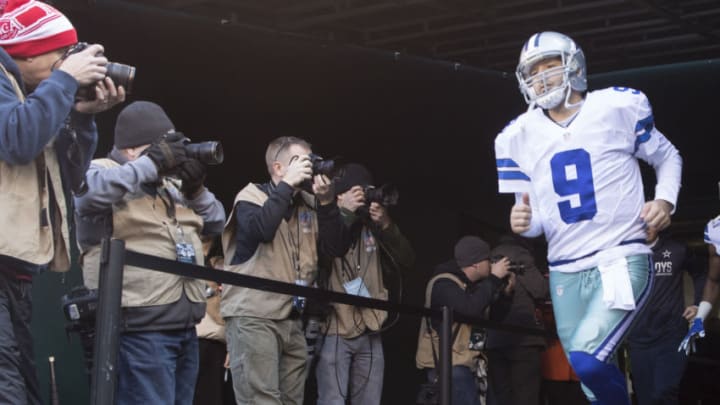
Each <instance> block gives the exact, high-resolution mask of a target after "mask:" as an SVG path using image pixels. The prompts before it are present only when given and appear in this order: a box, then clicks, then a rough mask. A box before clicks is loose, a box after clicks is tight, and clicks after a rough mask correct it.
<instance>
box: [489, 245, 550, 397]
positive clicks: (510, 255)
mask: <svg viewBox="0 0 720 405" xmlns="http://www.w3.org/2000/svg"><path fill="white" fill-rule="evenodd" d="M492 257H493V258H503V257H505V258H507V260H509V261H510V270H511V271H513V272H515V273H516V277H515V279H516V281H515V289H514V292H513V294H512V295H506V296H503V297H501V298H500V299H499V300H497V301H496V302H495V303H493V304H492V305H491V306H490V319H491V320H493V321H497V322H500V323H503V324H507V325H514V326H522V327H527V328H541V327H542V323H541V321H540V319H539V314H538V313H537V312H536V310H535V308H536V307H535V303H536V302H541V301H544V300H545V299H547V298H548V297H549V296H548V281H547V279H546V278H545V277H544V276H543V275H542V274H541V273H540V271H539V270H538V268H537V266H536V265H535V260H534V258H533V256H532V245H531V244H530V241H529V240H528V239H526V238H523V237H522V236H519V235H515V234H507V235H504V236H502V237H501V238H500V240H499V243H498V245H497V246H496V247H495V248H494V249H493V250H492ZM543 350H545V337H543V336H538V335H527V334H521V333H512V332H504V331H501V330H496V329H491V330H488V333H487V343H486V345H485V353H486V354H487V357H488V362H489V377H490V388H491V389H490V392H491V393H492V396H493V398H494V399H495V403H497V404H503V405H506V404H507V405H527V404H536V403H537V401H538V396H539V395H540V382H541V379H542V372H541V357H542V352H543Z"/></svg>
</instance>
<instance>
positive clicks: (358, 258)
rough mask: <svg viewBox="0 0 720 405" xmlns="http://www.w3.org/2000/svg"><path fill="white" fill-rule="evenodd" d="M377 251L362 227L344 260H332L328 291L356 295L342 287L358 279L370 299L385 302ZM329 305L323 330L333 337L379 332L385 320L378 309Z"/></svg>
mask: <svg viewBox="0 0 720 405" xmlns="http://www.w3.org/2000/svg"><path fill="white" fill-rule="evenodd" d="M379 248H380V247H379V246H378V245H377V240H376V239H375V237H374V236H373V234H372V232H370V229H369V228H367V227H365V226H363V228H362V231H361V233H360V237H359V240H358V241H356V243H355V245H354V246H352V247H351V248H350V249H349V250H348V252H347V253H346V254H345V257H344V260H343V259H341V258H335V259H334V260H333V265H332V272H331V274H330V289H331V290H332V291H338V292H344V293H347V294H356V295H357V293H358V291H357V290H356V291H346V290H345V288H344V287H343V285H344V284H345V283H347V282H349V281H351V280H353V279H355V278H358V277H360V278H361V279H362V281H363V284H364V285H365V287H366V288H367V290H368V292H369V293H370V298H377V299H381V300H387V298H388V291H387V289H385V287H384V286H383V280H382V272H381V267H380V252H379ZM332 306H333V308H334V309H335V310H334V311H333V312H331V313H330V315H329V316H328V322H327V325H326V326H325V329H324V330H325V331H327V333H328V334H331V335H335V334H337V335H340V336H342V337H344V338H346V339H351V338H354V337H356V336H359V335H360V334H362V333H363V332H364V331H365V329H366V328H367V329H369V330H371V331H376V330H379V329H380V327H381V326H382V324H383V322H385V319H386V318H387V312H385V311H381V310H378V309H372V308H361V307H354V306H352V305H346V304H339V303H333V304H332Z"/></svg>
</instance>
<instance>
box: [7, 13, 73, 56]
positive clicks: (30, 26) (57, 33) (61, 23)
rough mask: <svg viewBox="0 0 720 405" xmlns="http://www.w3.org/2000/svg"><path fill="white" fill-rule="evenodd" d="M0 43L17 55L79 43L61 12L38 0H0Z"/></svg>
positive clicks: (10, 53)
mask: <svg viewBox="0 0 720 405" xmlns="http://www.w3.org/2000/svg"><path fill="white" fill-rule="evenodd" d="M0 13H2V15H0V46H2V47H3V49H5V52H7V53H8V54H9V55H10V56H12V57H14V58H27V57H30V56H37V55H42V54H44V53H47V52H50V51H54V50H56V49H60V48H63V47H66V46H70V45H74V44H76V43H77V32H76V31H75V28H74V27H73V25H72V24H71V23H70V20H68V19H67V17H65V16H64V15H63V14H62V13H61V12H59V11H57V10H56V9H55V8H53V7H52V6H50V5H48V4H45V3H42V2H39V1H35V0H0Z"/></svg>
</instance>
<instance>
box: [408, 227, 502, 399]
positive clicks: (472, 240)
mask: <svg viewBox="0 0 720 405" xmlns="http://www.w3.org/2000/svg"><path fill="white" fill-rule="evenodd" d="M509 266H510V260H508V259H507V258H506V257H504V258H502V259H500V260H498V261H497V262H495V263H492V264H491V263H490V246H489V245H488V244H487V243H486V242H485V241H483V240H482V239H480V238H478V237H477V236H464V237H463V238H461V239H460V240H459V241H458V242H457V244H455V259H454V260H450V261H448V262H445V263H443V264H441V265H439V266H437V268H436V269H435V272H434V274H433V277H432V278H431V279H430V281H428V284H427V287H426V289H425V306H426V307H430V308H436V309H440V308H442V307H448V308H450V309H452V310H453V311H454V313H457V314H460V315H463V316H470V317H476V318H483V317H486V313H487V308H488V307H489V306H490V304H492V303H493V302H495V301H496V300H498V299H499V298H501V296H507V295H510V294H512V293H513V290H514V289H515V274H514V273H512V272H510V271H509ZM428 324H429V325H428ZM439 330H440V320H436V319H433V320H432V322H428V321H427V318H425V319H423V320H422V323H421V324H420V335H419V337H418V349H417V354H416V355H415V364H416V365H417V367H418V368H424V369H426V370H427V378H428V381H430V382H433V381H437V378H438V374H437V372H436V370H435V369H436V363H437V360H436V359H438V355H439V353H440V349H439V347H438V345H439V339H440V338H439V336H438V333H437V331H439ZM472 334H473V327H472V325H468V324H460V323H454V324H453V326H452V335H453V338H452V339H453V342H452V403H453V405H479V404H480V400H479V392H478V388H477V386H476V383H475V376H474V373H475V371H476V365H475V361H476V357H477V356H478V354H479V351H477V350H475V347H473V348H472V349H471V348H470V346H471V337H472ZM473 346H474V345H473Z"/></svg>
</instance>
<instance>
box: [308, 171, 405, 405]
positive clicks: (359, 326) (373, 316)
mask: <svg viewBox="0 0 720 405" xmlns="http://www.w3.org/2000/svg"><path fill="white" fill-rule="evenodd" d="M338 176H339V177H336V178H335V180H334V186H335V192H336V194H337V205H338V207H339V208H340V213H341V216H342V218H343V221H344V223H345V225H346V226H347V227H348V228H349V229H350V235H351V241H352V242H351V245H350V248H349V249H348V251H347V253H346V254H345V255H344V256H342V257H335V258H329V257H325V258H323V260H322V261H321V275H320V278H319V284H320V285H321V287H324V288H327V289H330V290H332V291H337V292H342V293H346V294H353V295H357V296H361V297H366V298H375V299H381V300H387V299H388V298H389V293H388V289H387V288H386V285H385V281H384V279H383V278H384V276H385V275H387V274H389V273H392V274H397V273H400V272H405V271H407V270H409V269H411V268H412V266H413V263H414V260H415V253H414V252H413V250H412V247H411V246H410V242H408V240H407V239H406V238H405V236H404V235H403V234H402V233H401V232H400V228H398V226H397V224H395V223H394V222H393V221H392V219H391V218H390V215H389V213H388V208H389V205H395V204H396V203H397V193H394V192H393V193H384V192H382V191H378V190H383V189H385V188H383V187H380V188H375V187H374V186H373V179H372V176H371V174H370V172H369V171H368V170H367V169H366V168H365V167H364V166H362V165H359V164H355V163H348V164H346V165H344V166H343V167H342V168H340V169H339V170H338ZM328 269H329V273H328V272H327V270H328ZM387 317H388V314H387V312H385V311H381V310H377V309H371V308H359V307H354V306H352V305H345V304H338V303H333V304H332V309H331V310H330V311H329V315H328V316H327V319H326V320H325V322H324V323H323V325H322V331H323V334H324V339H322V340H321V341H320V342H319V348H318V350H317V355H318V356H319V360H318V362H317V370H316V376H317V385H318V401H317V403H318V404H319V405H328V404H333V405H334V404H337V405H341V404H342V405H344V404H346V399H347V400H348V401H349V403H350V404H362V405H373V404H375V405H377V404H380V399H381V395H382V386H383V372H384V368H385V361H384V357H383V348H382V341H381V337H380V332H381V331H382V329H381V328H382V326H383V323H384V322H385V320H386V319H387Z"/></svg>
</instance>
